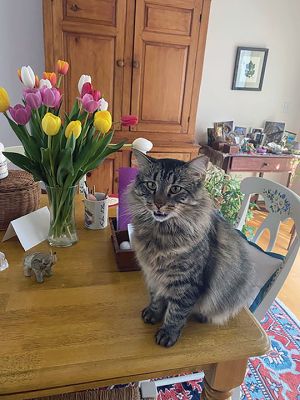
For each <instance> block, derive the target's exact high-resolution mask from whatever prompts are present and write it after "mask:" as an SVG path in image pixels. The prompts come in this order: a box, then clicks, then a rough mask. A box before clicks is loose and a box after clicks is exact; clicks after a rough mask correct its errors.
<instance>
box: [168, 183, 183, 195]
mask: <svg viewBox="0 0 300 400" xmlns="http://www.w3.org/2000/svg"><path fill="white" fill-rule="evenodd" d="M180 191H181V187H180V186H178V185H173V186H171V187H170V193H171V194H177V193H179V192H180Z"/></svg>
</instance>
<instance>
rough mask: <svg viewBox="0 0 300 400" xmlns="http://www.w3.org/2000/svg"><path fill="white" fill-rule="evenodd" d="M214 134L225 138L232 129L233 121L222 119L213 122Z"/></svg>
mask: <svg viewBox="0 0 300 400" xmlns="http://www.w3.org/2000/svg"><path fill="white" fill-rule="evenodd" d="M214 129H215V135H216V136H217V137H223V139H225V138H226V136H228V135H229V133H230V132H232V131H233V121H223V122H215V123H214Z"/></svg>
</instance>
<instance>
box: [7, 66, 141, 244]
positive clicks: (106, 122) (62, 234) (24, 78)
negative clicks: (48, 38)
mask: <svg viewBox="0 0 300 400" xmlns="http://www.w3.org/2000/svg"><path fill="white" fill-rule="evenodd" d="M56 68H57V71H56V72H50V73H47V72H44V74H43V77H42V79H40V80H39V78H38V77H37V76H36V75H35V74H34V72H33V70H32V69H31V67H29V66H28V67H22V68H21V69H20V70H18V75H19V79H20V81H21V82H22V84H23V85H24V89H23V98H22V103H23V104H17V105H15V106H11V105H10V101H9V96H8V94H7V92H6V90H5V89H4V88H0V112H2V113H3V115H4V116H5V118H6V119H7V121H8V123H9V125H10V127H11V128H12V130H13V131H14V132H15V134H16V135H17V137H18V138H19V140H20V141H21V143H22V144H23V147H24V155H22V154H17V153H12V152H4V154H5V156H6V157H7V158H8V159H9V160H10V161H12V162H13V163H14V164H15V165H17V166H18V167H20V168H22V169H24V170H26V171H28V172H30V173H31V174H32V175H33V176H34V178H35V180H38V181H43V182H44V183H45V186H46V189H47V193H48V199H49V207H50V216H51V222H50V230H49V235H48V241H49V243H50V245H53V246H61V247H67V246H71V245H72V244H74V243H75V242H77V240H78V238H77V234H76V228H75V218H74V196H75V193H76V192H77V185H78V182H79V181H80V179H81V178H82V177H83V176H84V175H85V174H86V173H87V172H88V171H90V170H92V169H94V168H96V167H97V166H98V165H99V164H100V163H101V162H102V161H103V160H104V159H105V158H106V157H107V156H108V155H109V154H111V153H113V152H115V151H117V150H119V149H120V148H121V147H122V146H123V144H124V142H121V143H118V144H111V140H112V137H113V133H114V131H113V129H112V126H113V122H112V117H111V114H110V112H109V111H108V103H107V101H106V100H105V99H104V98H103V97H102V96H101V93H100V91H99V90H96V89H94V88H93V86H92V83H91V77H90V76H89V75H82V76H81V77H80V79H79V81H78V90H79V96H78V98H77V99H76V100H75V101H74V105H73V108H72V110H71V111H70V112H69V113H65V114H64V117H63V118H62V117H61V116H60V109H61V105H62V93H61V90H60V84H61V80H62V78H63V77H64V75H66V74H67V72H68V69H69V64H68V63H67V62H66V61H62V60H59V61H58V62H57V64H56ZM120 122H121V124H123V125H125V126H130V125H135V124H136V123H137V118H136V117H135V116H132V115H127V116H124V117H122V118H121V121H120Z"/></svg>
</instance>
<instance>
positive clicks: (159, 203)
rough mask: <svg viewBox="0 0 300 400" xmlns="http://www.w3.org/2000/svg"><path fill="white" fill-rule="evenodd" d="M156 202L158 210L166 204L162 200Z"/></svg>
mask: <svg viewBox="0 0 300 400" xmlns="http://www.w3.org/2000/svg"><path fill="white" fill-rule="evenodd" d="M154 204H155V205H156V207H157V209H158V210H159V209H161V207H163V206H164V205H165V204H164V203H163V202H160V201H156V202H155V203H154Z"/></svg>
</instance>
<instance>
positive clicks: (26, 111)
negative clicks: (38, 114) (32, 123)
mask: <svg viewBox="0 0 300 400" xmlns="http://www.w3.org/2000/svg"><path fill="white" fill-rule="evenodd" d="M9 113H10V115H11V116H12V118H13V119H14V120H15V121H16V123H17V124H19V125H26V124H27V122H28V121H29V120H30V118H31V108H30V107H29V105H27V104H26V106H22V104H17V105H15V106H14V107H9Z"/></svg>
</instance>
